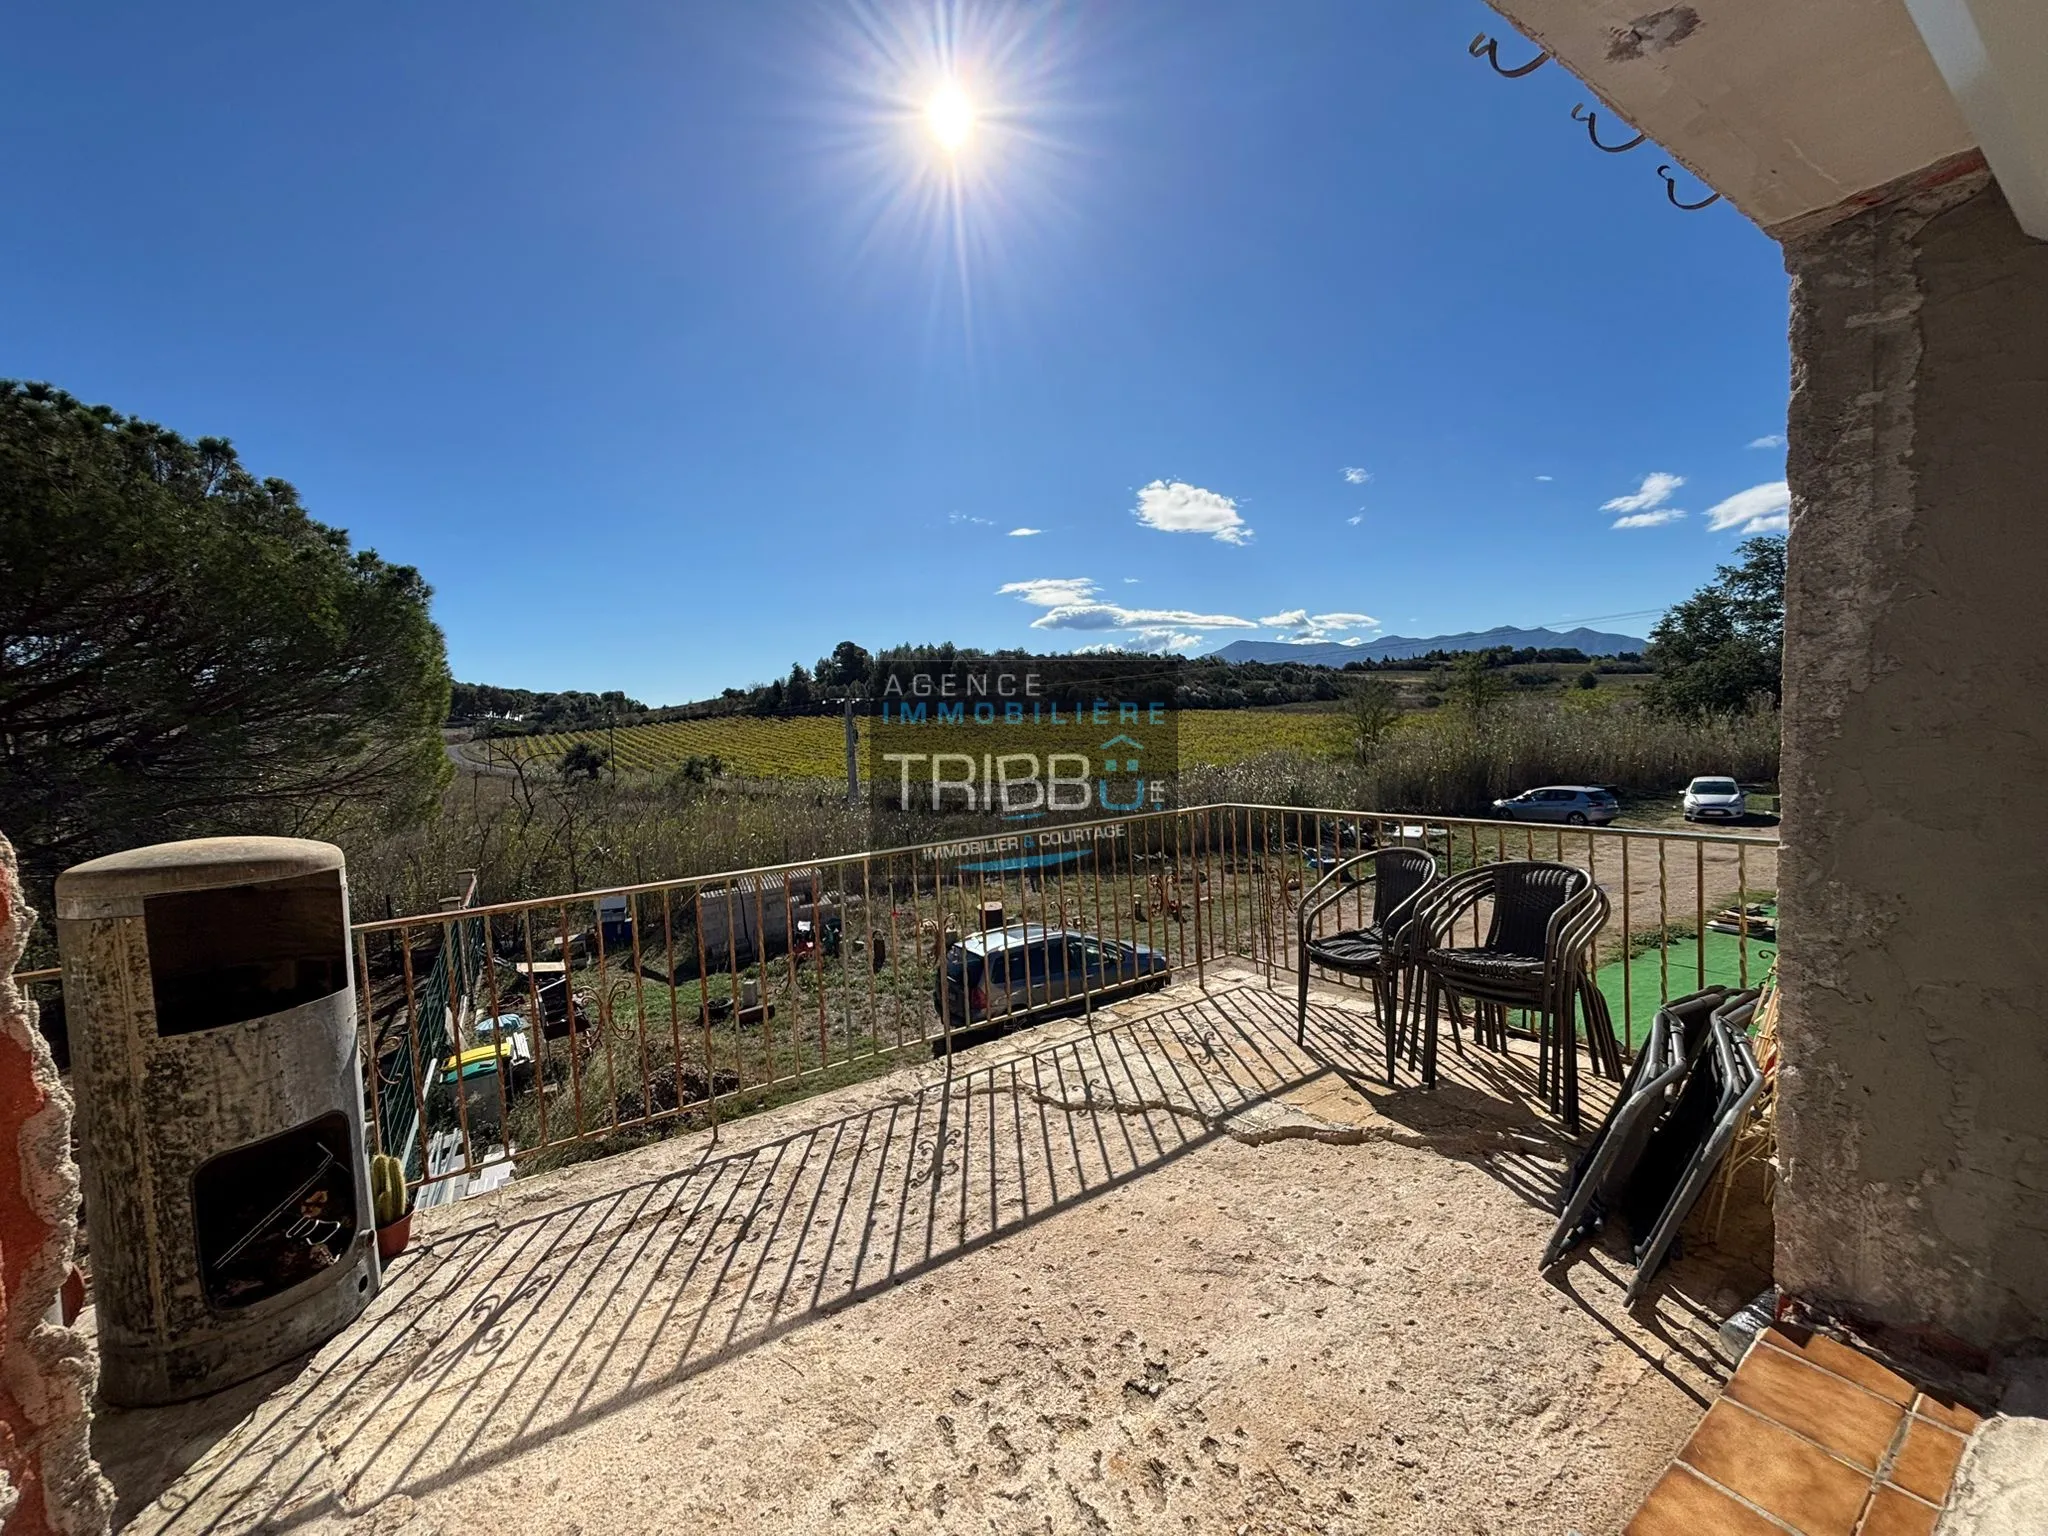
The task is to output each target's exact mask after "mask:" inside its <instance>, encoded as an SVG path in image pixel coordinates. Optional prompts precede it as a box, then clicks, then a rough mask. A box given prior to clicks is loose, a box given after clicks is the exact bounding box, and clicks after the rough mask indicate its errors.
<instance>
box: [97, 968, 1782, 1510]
mask: <svg viewBox="0 0 2048 1536" xmlns="http://www.w3.org/2000/svg"><path fill="white" fill-rule="evenodd" d="M1378 1054H1379V1046H1378V1037H1377V1030H1376V1027H1375V1026H1374V1025H1373V1022H1372V1019H1371V1017H1370V1014H1369V1013H1368V1012H1367V1010H1366V1005H1365V1004H1363V1003H1362V1002H1361V1001H1359V1000H1358V998H1357V995H1356V994H1353V993H1343V992H1334V991H1333V992H1324V993H1319V994H1317V998H1316V1002H1315V1006H1314V1008H1313V1010H1312V1022H1311V1029H1310V1036H1309V1048H1308V1049H1306V1050H1304V1049H1301V1048H1299V1047H1297V1046H1296V1045H1295V1043H1294V1039H1293V1007H1292V998H1291V997H1283V996H1281V995H1279V994H1277V993H1275V992H1272V991H1269V990H1268V989H1267V988H1266V986H1265V985H1264V983H1263V982H1262V981H1260V980H1258V979H1257V978H1255V977H1253V976H1251V975H1249V974H1238V973H1227V974H1224V975H1222V976H1218V975H1215V974H1213V973H1212V975H1211V977H1210V980H1209V987H1208V991H1207V993H1206V994H1204V993H1203V992H1201V991H1199V990H1197V989H1196V988H1194V987H1193V986H1191V985H1190V986H1181V987H1177V988H1175V989H1173V990H1171V991H1168V992H1166V993H1162V994H1159V995H1157V996H1154V997H1148V998H1145V999H1143V1000H1141V1001H1137V1002H1132V1003H1126V1004H1122V1005H1119V1006H1118V1007H1116V1008H1114V1009H1110V1010H1104V1011H1101V1012H1098V1013H1097V1015H1096V1017H1095V1020H1094V1027H1093V1030H1092V1031H1091V1029H1090V1026H1089V1023H1088V1021H1086V1020H1081V1019H1072V1020H1064V1021H1060V1022H1058V1023H1055V1024H1050V1025H1046V1026H1042V1027H1040V1028H1037V1029H1034V1030H1031V1031H1027V1032H1025V1033H1023V1034H1020V1035H1016V1036H1013V1037H1011V1038H1010V1039H1008V1040H1004V1041H999V1042H996V1043H993V1044H990V1045H986V1046H983V1047H980V1048H978V1049H977V1050H975V1051H973V1052H969V1053H965V1054H963V1055H962V1056H961V1057H959V1058H958V1059H957V1060H956V1061H955V1062H954V1063H953V1070H952V1073H951V1075H950V1077H949V1076H948V1074H947V1072H946V1067H945V1064H944V1063H942V1062H934V1063H931V1064H929V1065H919V1066H917V1067H914V1068H907V1069H904V1070H902V1071H899V1072H896V1073H894V1074H892V1075H890V1076H889V1077H886V1078H882V1079H878V1080H875V1081H873V1082H870V1083H866V1084H862V1085H859V1086H857V1087H854V1088H849V1089H845V1090H842V1091H839V1092H835V1093H832V1094H827V1095H821V1096H819V1097H817V1098H814V1099H810V1100H807V1101H805V1102H802V1103H799V1104H795V1105H790V1106H786V1107H784V1108H781V1109H779V1110H776V1111H773V1112H769V1113H765V1114H761V1115H758V1116H754V1117H752V1118H749V1119H746V1120H743V1121H739V1122H736V1123H734V1124H732V1125H730V1126H727V1127H725V1128H723V1129H722V1130H720V1131H719V1132H718V1133H716V1134H715V1135H714V1134H713V1133H709V1132H706V1133H700V1134H696V1135H692V1136H688V1137H679V1138H677V1139H675V1140H673V1141H670V1142H667V1143H663V1144H661V1145H659V1146H654V1147H648V1148H644V1149H641V1150H639V1151H636V1152H631V1153H627V1154H624V1155H621V1156H619V1157H616V1158H612V1159H610V1160H607V1161H604V1162H598V1163H590V1164H584V1165H581V1166H578V1167H575V1168H571V1169H567V1170H564V1171H562V1172H559V1173H556V1174H551V1175H547V1176H545V1177H541V1178H535V1179H531V1180H522V1181H519V1182H517V1183H514V1184H512V1185H509V1186H507V1187H506V1188H505V1189H504V1190H502V1191H501V1192H499V1193H497V1194H495V1195H492V1196H488V1197H484V1198H480V1199H477V1200H472V1201H467V1202H464V1203H463V1204H461V1205H459V1206H455V1207H451V1208H446V1209H443V1210H436V1211H432V1212H427V1213H423V1215H422V1216H421V1218H420V1219H419V1220H418V1221H417V1222H416V1225H415V1229H414V1240H413V1247H412V1250H411V1251H410V1252H408V1253H407V1254H406V1255H405V1256H404V1257H403V1258H401V1259H400V1260H399V1261H398V1262H397V1263H396V1264H395V1265H394V1266H393V1267H392V1269H391V1270H390V1272H389V1273H388V1274H387V1276H386V1284H385V1289H384V1291H383V1293H382V1295H381V1296H380V1297H379V1298H378V1299H377V1300H376V1302H375V1304H374V1305H373V1307H372V1308H371V1310H370V1312H369V1313H368V1315H367V1316H366V1317H365V1318H364V1319H363V1320H361V1321H360V1322H358V1323H357V1324H356V1325H355V1326H354V1327H353V1328H351V1329H350V1330H349V1331H348V1332H346V1333H344V1334H343V1335H342V1336H341V1337H340V1338H338V1339H336V1340H334V1341H333V1342H332V1343H331V1344H329V1345H328V1346H327V1347H326V1348H324V1349H323V1350H321V1351H320V1352H319V1353H318V1354H317V1355H315V1356H314V1357H313V1358H312V1359H311V1360H310V1361H309V1362H302V1363H301V1364H300V1365H298V1366H295V1367H293V1368H290V1369H288V1370H285V1371H281V1372H277V1373H274V1374H273V1375H272V1376H270V1377H268V1378H266V1379H264V1380H262V1381H258V1382H255V1383H251V1384H250V1385H248V1386H247V1387H244V1388H240V1389H236V1390H235V1391H232V1392H229V1393H225V1394H222V1395H221V1396H220V1397H218V1398H215V1399H212V1400H210V1401H208V1402H206V1403H203V1404H199V1405H185V1406H182V1407H179V1408H172V1409H162V1410H151V1411H146V1412H131V1413H112V1412H109V1413H105V1414H103V1416H102V1417H101V1419H100V1420H99V1423H98V1426H97V1431H96V1444H97V1448H98V1450H99V1452H100V1454H101V1457H102V1460H103V1462H104V1463H106V1464H107V1466H108V1470H109V1475H110V1476H111V1477H113V1479H114V1480H115V1484H116V1487H117V1489H118V1491H119V1493H120V1497H121V1514H120V1519H121V1521H122V1522H123V1523H125V1524H126V1525H127V1526H128V1527H129V1528H130V1529H132V1530H136V1531H148V1532H158V1531H162V1532H200V1531H258V1530H260V1531H265V1532H302V1533H305V1536H327V1533H334V1532H351V1533H358V1536H372V1533H374V1536H401V1533H402V1536H430V1533H436V1532H439V1533H446V1536H458V1533H466V1532H489V1533H491V1536H525V1533H548V1536H578V1533H594V1532H639V1531H678V1532H681V1531H690V1532H728V1531H730V1532H777V1533H782V1532H792V1531H823V1530H831V1531H835V1532H906V1533H907V1532H938V1531H944V1532H970V1531H971V1532H983V1531H987V1532H1024V1531H1033V1532H1046V1531H1051V1532H1068V1531H1074V1532H1100V1531H1166V1530H1185V1531H1227V1532H1246V1533H1250V1532H1281V1531H1328V1532H1381V1531H1385V1532H1393V1531H1400V1532H1555V1533H1558V1536H1564V1533H1566V1532H1569V1531H1578V1532H1582V1533H1584V1536H1595V1533H1599V1532H1607V1531H1614V1530H1618V1529H1619V1528H1620V1526H1621V1525H1622V1524H1623V1523H1624V1522H1625V1521H1626V1520H1627V1519H1628V1517H1629V1515H1630V1513H1631V1512H1632V1511H1633V1510H1634V1508H1635V1507H1636V1504H1637V1503H1638V1501H1639V1500H1640V1499H1641V1498H1642V1496H1643V1494H1644V1492H1645V1491H1646V1490H1647V1489H1648V1488H1649V1487H1650V1485H1651V1484H1652V1483H1653V1482H1654V1481H1655V1480H1656V1478H1657V1476H1658V1474H1659V1473H1661V1472H1662V1471H1663V1469H1664V1465H1665V1463H1666V1462H1667V1461H1668V1460H1669V1459H1670V1457H1671V1456H1672V1454H1673V1453H1674V1452H1675V1451H1676V1450H1677V1449H1678V1448H1679V1446H1680V1445H1681V1443H1682V1442H1683V1441H1684V1440H1685V1438H1686V1436H1687V1434H1688V1433H1689V1432H1690V1431H1691V1429H1692V1428H1693V1426H1694V1424H1695V1422H1696V1421H1697V1419H1698V1418H1699V1415H1700V1413H1701V1411H1702V1410H1703V1408H1704V1407H1705V1405H1706V1404H1707V1402H1708V1401H1709V1400H1710V1399H1711V1398H1712V1396H1713V1394H1714V1393H1715V1392H1716V1390H1717V1389H1718V1387H1719V1384H1720V1382H1721V1380H1722V1379H1723V1377H1724V1376H1725V1374H1726V1372H1727V1370H1728V1369H1729V1365H1730V1363H1729V1362H1727V1361H1724V1360H1723V1359H1722V1358H1721V1357H1720V1355H1719V1353H1718V1349H1717V1346H1716V1344H1715V1341H1714V1321H1715V1318H1716V1317H1718V1316H1719V1315H1720V1314H1722V1313H1725V1312H1727V1311H1729V1310H1732V1309H1733V1308H1734V1307H1735V1306H1737V1305H1739V1304H1740V1303H1741V1302H1742V1301H1744V1300H1746V1299H1747V1298H1748V1297H1749V1296H1750V1295H1752V1294H1754V1292H1755V1291H1756V1290H1757V1289H1758V1288H1760V1286H1761V1284H1762V1281H1763V1276H1762V1273H1761V1271H1760V1270H1757V1269H1753V1268H1748V1267H1746V1266H1745V1265H1744V1264H1743V1263H1741V1262H1740V1261H1736V1260H1732V1259H1729V1258H1726V1257H1724V1256H1722V1255H1719V1254H1715V1253H1711V1252H1709V1253H1706V1254H1704V1255H1702V1256H1699V1257H1695V1258H1692V1259H1689V1260H1687V1261H1686V1262H1685V1263H1682V1264H1680V1265H1678V1266H1676V1267H1675V1268H1674V1269H1673V1270H1672V1271H1671V1272H1670V1274H1669V1277H1668V1279H1667V1282H1666V1283H1665V1284H1664V1285H1663V1286H1662V1288H1661V1291H1660V1294H1659V1296H1658V1299H1657V1300H1656V1302H1655V1304H1654V1307H1653V1308H1646V1309H1645V1310H1644V1312H1643V1313H1642V1315H1640V1316H1639V1317H1634V1318H1632V1317H1630V1316H1629V1315H1627V1314H1626V1313H1624V1312H1623V1311H1622V1309H1621V1306H1620V1298H1621V1286H1622V1278H1623V1277H1622V1274H1621V1272H1620V1271H1619V1269H1618V1267H1617V1265H1616V1264H1615V1263H1614V1261H1613V1259H1612V1258H1611V1257H1610V1256H1609V1255H1608V1254H1606V1253H1602V1252H1598V1251H1596V1252H1594V1253H1592V1254H1590V1255H1589V1256H1587V1257H1585V1258H1582V1259H1581V1260H1580V1261H1579V1262H1577V1263H1576V1264H1575V1265H1573V1266H1572V1267H1571V1268H1570V1269H1569V1270H1568V1271H1567V1272H1566V1273H1564V1274H1563V1275H1562V1276H1561V1277H1560V1278H1559V1279H1558V1281H1557V1282H1556V1283H1552V1282H1550V1281H1546V1280H1545V1279H1543V1278H1542V1277H1540V1276H1539V1275H1538V1274H1537V1271H1536V1256H1537V1254H1538V1253H1539V1251H1540V1249H1541V1247H1542V1244H1543V1241H1544V1238H1545V1236H1546V1235H1547V1233H1548V1230H1549V1227H1550V1223H1551V1216H1550V1210H1551V1207H1552V1202H1553V1200H1554V1198H1555V1191H1556V1189H1557V1187H1558V1181H1559V1179H1560V1177H1561V1176H1562V1174H1563V1172H1564V1170H1565V1168H1566V1166H1567V1162H1568V1156H1569V1153H1568V1145H1569V1144H1568V1142H1567V1141H1566V1140H1565V1139H1564V1138H1563V1137H1562V1135H1561V1133H1560V1132H1559V1131H1558V1130H1557V1129H1556V1128H1555V1127H1553V1125H1552V1124H1551V1123H1550V1122H1549V1121H1547V1120H1546V1119H1545V1118H1544V1117H1542V1116H1541V1115H1540V1114H1539V1113H1538V1112H1537V1110H1536V1108H1535V1106H1534V1104H1533V1101H1532V1096H1531V1084H1532V1082H1533V1076H1534V1073H1533V1061H1532V1060H1531V1059H1528V1058H1525V1057H1523V1056H1521V1055H1519V1054H1517V1055H1514V1056H1510V1057H1506V1058H1503V1057H1499V1056H1495V1055H1492V1054H1490V1053H1487V1052H1483V1051H1477V1050H1470V1051H1469V1052H1468V1054H1467V1055H1465V1056H1464V1057H1463V1058H1462V1059H1461V1058H1458V1057H1456V1056H1453V1055H1452V1054H1451V1053H1450V1051H1449V1049H1448V1043H1447V1044H1446V1050H1445V1059H1446V1064H1447V1070H1446V1077H1445V1081H1444V1082H1443V1083H1442V1084H1441V1086H1440V1087H1439V1088H1438V1089H1437V1091H1435V1092H1434V1093H1425V1092H1423V1091H1422V1090H1420V1089H1419V1088H1416V1087H1414V1086H1412V1076H1411V1078H1410V1082H1411V1086H1408V1087H1405V1088H1402V1089H1400V1090H1399V1091H1394V1092H1389V1091H1388V1090H1387V1089H1386V1088H1385V1087H1384V1086H1383V1085H1382V1084H1381V1083H1380V1082H1379V1081H1378V1069H1377V1067H1376V1066H1375V1065H1374V1063H1375V1062H1376V1060H1377V1059H1378ZM1589 1086H1590V1090H1591V1095H1592V1097H1591V1099H1590V1102H1589V1106H1588V1108H1589V1116H1590V1117H1593V1118H1594V1119H1597V1116H1598V1114H1599V1113H1600V1112H1601V1109H1602V1108H1603V1107H1604V1104H1605V1101H1606V1095H1607V1092H1608V1085H1606V1084H1601V1083H1597V1082H1595V1083H1593V1084H1591V1085H1589Z"/></svg>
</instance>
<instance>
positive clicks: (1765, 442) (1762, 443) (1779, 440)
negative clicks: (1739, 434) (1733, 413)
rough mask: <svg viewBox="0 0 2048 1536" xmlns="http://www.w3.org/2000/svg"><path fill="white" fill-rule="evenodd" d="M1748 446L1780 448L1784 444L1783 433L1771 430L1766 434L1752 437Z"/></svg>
mask: <svg viewBox="0 0 2048 1536" xmlns="http://www.w3.org/2000/svg"><path fill="white" fill-rule="evenodd" d="M1749 446H1750V447H1752V448H1782V447H1784V446H1785V435H1784V434H1783V433H1782V432H1772V433H1769V434H1768V435H1766V436H1763V437H1759V438H1755V439H1753V440H1752V441H1751V442H1750V445H1749Z"/></svg>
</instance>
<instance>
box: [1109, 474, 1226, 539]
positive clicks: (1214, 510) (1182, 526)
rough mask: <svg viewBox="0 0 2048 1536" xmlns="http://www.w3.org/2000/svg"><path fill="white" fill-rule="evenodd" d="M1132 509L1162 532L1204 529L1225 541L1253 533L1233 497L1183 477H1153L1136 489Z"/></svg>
mask: <svg viewBox="0 0 2048 1536" xmlns="http://www.w3.org/2000/svg"><path fill="white" fill-rule="evenodd" d="M1132 513H1133V515H1134V516H1135V517H1136V518H1137V519H1138V521H1139V522H1141V523H1143V524H1144V525H1145V526H1146V527H1147V528H1157V529H1159V530H1160V531H1161V532H1163V533H1206V534H1208V535H1209V537H1211V538H1212V539H1218V540H1221V541H1222V542H1223V543H1225V544H1242V543H1244V542H1245V541H1246V540H1247V539H1249V538H1250V537H1251V536H1252V531H1251V529H1249V528H1247V527H1246V526H1245V525H1244V519H1243V518H1241V517H1239V516H1238V515H1237V503H1236V502H1235V501H1232V500H1231V499H1230V498H1229V497H1228V496H1223V495H1219V494H1217V493H1216V492H1215V491H1205V490H1203V489H1202V488H1201V487H1200V486H1199V485H1189V484H1187V483H1186V482H1185V481H1182V480H1174V481H1171V482H1169V481H1165V480H1154V481H1153V482H1152V483H1151V484H1150V485H1148V486H1145V487H1144V488H1142V489H1141V490H1140V491H1139V492H1138V505H1137V506H1136V507H1134V508H1133V509H1132Z"/></svg>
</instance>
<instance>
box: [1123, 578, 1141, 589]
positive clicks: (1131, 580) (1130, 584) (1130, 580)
mask: <svg viewBox="0 0 2048 1536" xmlns="http://www.w3.org/2000/svg"><path fill="white" fill-rule="evenodd" d="M1137 584H1138V578H1137V577H1135V576H1126V577H1125V578H1124V585H1125V586H1127V587H1135V586H1136V585H1137Z"/></svg>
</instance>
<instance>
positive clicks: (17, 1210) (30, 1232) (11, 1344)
mask: <svg viewBox="0 0 2048 1536" xmlns="http://www.w3.org/2000/svg"><path fill="white" fill-rule="evenodd" d="M35 920H36V915H35V913H34V912H33V911H31V910H30V909H29V906H28V904H27V902H25V901H23V900H22V895H21V880H20V877H19V875H18V873H17V871H16V868H15V862H14V849H13V847H12V846H11V845H10V844H9V843H8V841H7V839H6V838H4V837H0V1529H4V1530H5V1533H6V1536H59V1533H61V1536H87V1533H91V1532H99V1531H104V1530H106V1529H107V1525H108V1522H109V1520H110V1519H111V1517H112V1514H113V1503H114V1501H113V1496H112V1493H111V1491H110V1490H109V1489H108V1487H107V1484H106V1481H105V1479H103V1478H102V1477H101V1476H100V1473H99V1468H98V1467H96V1466H95V1465H94V1464H93V1460H92V1453H91V1450H90V1447H89V1445H88V1437H89V1434H90V1430H91V1415H90V1407H91V1403H92V1392H93V1378H94V1374H95V1362H94V1359H93V1356H92V1351H91V1347H90V1345H89V1344H88V1342H87V1340H86V1338H85V1336H84V1335H83V1334H81V1333H80V1332H79V1331H78V1330H77V1329H75V1328H67V1327H64V1326H62V1325H61V1324H60V1323H59V1322H57V1321H56V1320H55V1319H54V1318H53V1317H52V1316H51V1314H52V1313H53V1312H54V1311H55V1309H56V1306H57V1298H58V1293H59V1290H60V1288H61V1287H62V1286H63V1284H64V1277H65V1275H66V1273H67V1272H68V1271H69V1270H70V1268H71V1253H72V1245H73V1243H74V1242H75V1241H76V1240H77V1236H78V1165H77V1164H76V1163H74V1162H72V1160H71V1096H70V1095H69V1094H68V1093H66V1092H65V1091H64V1085H63V1083H62V1082H61V1081H59V1079H58V1077H57V1068H56V1065H55V1063H54V1062H52V1061H51V1059H50V1048H49V1046H48V1045H47V1044H46V1043H45V1042H44V1040H43V1037H42V1034H41V1032H40V1031H38V1030H37V1029H36V1027H35V1012H34V1008H33V1005H32V1004H30V1003H29V1002H28V1000H27V999H26V998H24V997H23V996H22V995H21V989H20V988H19V987H17V986H16V985H15V984H14V982H13V980H12V975H13V972H14V968H15V965H16V963H17V962H18V961H19V960H20V959H21V953H22V950H23V949H24V948H25V947H26V945H27V944H28V935H29V930H30V929H31V928H32V927H34V926H35Z"/></svg>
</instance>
